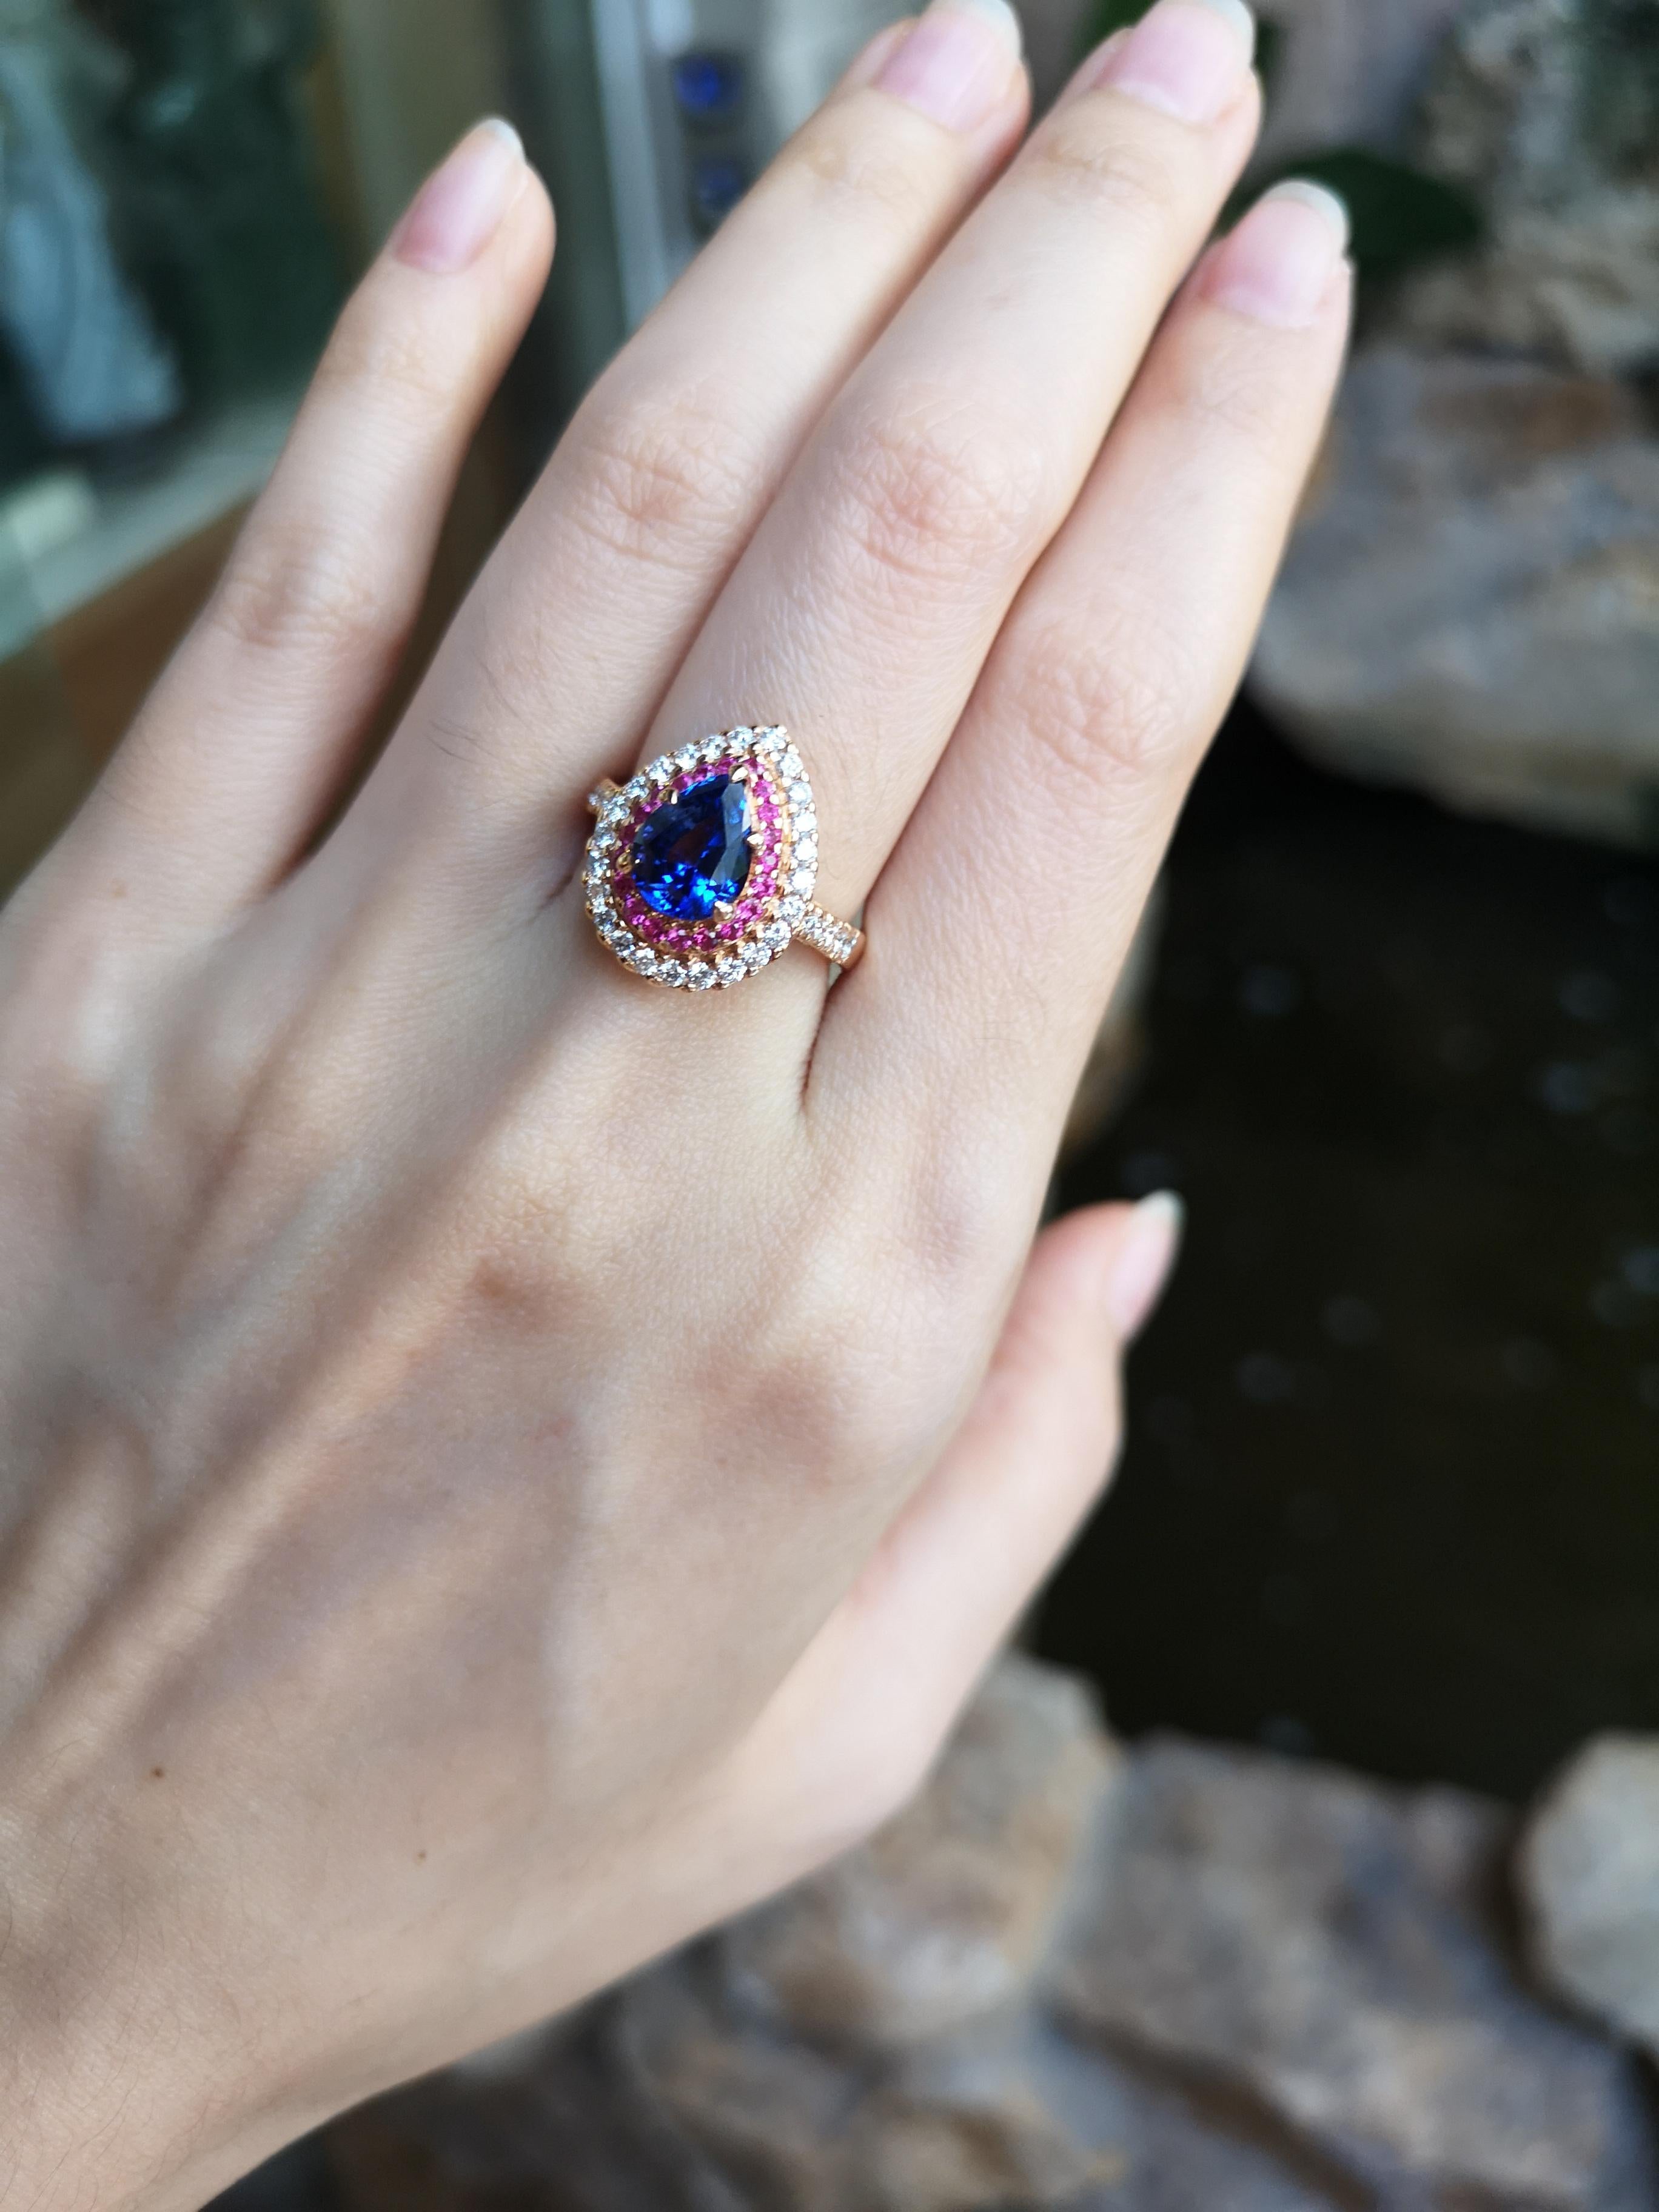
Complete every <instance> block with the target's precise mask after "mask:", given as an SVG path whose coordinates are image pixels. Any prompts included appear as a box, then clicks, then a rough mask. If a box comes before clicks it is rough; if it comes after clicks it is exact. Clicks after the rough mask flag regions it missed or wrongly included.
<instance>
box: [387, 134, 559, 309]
mask: <svg viewBox="0 0 1659 2212" xmlns="http://www.w3.org/2000/svg"><path fill="white" fill-rule="evenodd" d="M525 176H526V169H525V160H524V142H523V141H522V139H520V137H519V134H518V132H517V131H515V130H514V129H513V125H511V124H510V123H504V122H502V121H501V118H500V117H499V116H491V117H490V118H489V120H488V121H487V122H483V123H480V124H477V125H474V127H473V128H472V129H471V131H468V132H467V134H466V136H465V138H463V139H462V141H461V143H460V144H459V146H457V147H456V149H455V150H454V152H453V154H451V155H450V156H449V158H448V160H447V161H445V162H444V164H443V166H442V167H441V168H438V169H435V170H434V171H433V173H432V174H431V175H430V176H429V177H428V179H427V180H426V182H425V184H423V185H422V187H421V189H420V191H418V192H417V193H416V197H415V202H414V204H413V205H412V206H411V207H410V210H409V213H408V214H407V215H406V216H404V219H403V222H402V224H401V225H400V227H399V228H398V233H397V235H396V237H395V238H394V239H393V240H392V252H393V253H394V254H395V255H396V256H397V258H398V260H399V261H406V262H407V263H408V264H410V267H411V268H414V269H426V270H430V271H431V272H432V274H433V275H434V276H454V275H455V274H456V272H457V271H458V270H462V269H465V268H466V267H468V266H469V264H471V263H472V262H474V261H476V260H477V258H478V256H479V255H480V254H481V253H482V252H483V250H484V248H485V246H488V245H489V241H490V240H491V239H492V238H494V236H495V233H496V231H497V230H498V229H499V228H500V227H501V217H502V216H504V215H505V214H506V213H507V210H508V208H510V207H511V206H512V204H513V201H514V200H515V199H516V198H517V197H518V196H519V192H520V189H521V188H522V186H523V184H524V180H525Z"/></svg>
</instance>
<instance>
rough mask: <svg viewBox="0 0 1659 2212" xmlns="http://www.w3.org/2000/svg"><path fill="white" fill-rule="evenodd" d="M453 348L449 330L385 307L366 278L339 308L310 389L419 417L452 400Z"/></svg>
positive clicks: (441, 409) (455, 377)
mask: <svg viewBox="0 0 1659 2212" xmlns="http://www.w3.org/2000/svg"><path fill="white" fill-rule="evenodd" d="M467 350H468V351H469V353H470V350H471V348H470V345H469V347H468V349H467ZM457 382H458V370H457V363H456V360H455V339H454V335H453V331H446V332H444V333H442V334H439V333H435V331H434V330H433V329H432V327H431V325H430V324H429V322H428V319H426V318H425V317H423V316H421V315H418V314H410V313H408V312H407V311H406V308H404V309H401V310H400V311H399V312H398V313H395V314H394V313H388V311H387V308H386V303H385V302H384V301H382V300H380V298H379V297H378V296H377V295H376V291H375V288H374V285H373V284H370V285H368V286H366V287H365V288H364V289H362V291H360V292H359V293H358V294H357V295H356V297H355V298H353V299H352V300H350V301H348V302H347V304H346V306H345V307H344V309H343V312H342V313H341V316H340V319H339V321H338V323H337V325H335V330H334V335H333V337H331V339H330V341H329V343H328V345H327V347H326V349H325V351H324V354H323V357H322V360H321V362H319V364H318V368H317V373H316V375H315V377H314V379H313V383H312V391H313V393H315V394H318V395H320V396H321V397H322V398H325V399H326V398H340V399H343V400H344V401H345V402H347V403H348V404H356V405H363V404H366V403H368V402H373V404H374V405H375V406H376V407H377V408H381V409H387V410H398V411H399V412H401V413H404V414H405V415H407V416H410V417H412V418H414V419H416V420H418V421H425V420H428V419H429V418H430V417H431V416H434V415H436V414H440V413H442V412H444V411H446V410H447V409H448V408H449V407H450V406H451V405H453V402H454V397H455V389H456V385H457Z"/></svg>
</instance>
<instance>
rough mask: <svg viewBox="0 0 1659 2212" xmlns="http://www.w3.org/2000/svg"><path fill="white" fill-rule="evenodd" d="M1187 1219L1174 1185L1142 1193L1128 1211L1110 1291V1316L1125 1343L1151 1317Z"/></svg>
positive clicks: (1171, 1268) (1168, 1277)
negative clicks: (1154, 1192) (1149, 1194)
mask: <svg viewBox="0 0 1659 2212" xmlns="http://www.w3.org/2000/svg"><path fill="white" fill-rule="evenodd" d="M1186 1224H1187V1209H1186V1207H1185V1206H1184V1205H1182V1201H1181V1200H1180V1199H1178V1198H1177V1197H1176V1194H1175V1193H1174V1192H1173V1191H1172V1190H1161V1191H1159V1192H1158V1194H1157V1195H1156V1196H1155V1197H1152V1198H1146V1199H1143V1200H1141V1202H1140V1204H1139V1206H1136V1208H1135V1210H1134V1212H1133V1215H1132V1216H1131V1217H1130V1221H1129V1226H1128V1229H1127V1231H1126V1233H1125V1236H1124V1238H1123V1243H1122V1244H1121V1246H1120V1248H1119V1250H1118V1255H1117V1261H1116V1264H1115V1267H1113V1269H1112V1279H1111V1284H1110V1285H1109V1291H1108V1297H1109V1300H1110V1303H1111V1309H1112V1319H1113V1320H1114V1322H1115V1323H1116V1325H1117V1330H1118V1334H1119V1335H1120V1336H1121V1338H1122V1339H1123V1340H1124V1342H1125V1343H1126V1344H1127V1343H1128V1342H1129V1341H1130V1340H1131V1339H1132V1338H1133V1337H1137V1336H1139V1334H1140V1332H1141V1330H1142V1329H1143V1328H1146V1324H1147V1322H1149V1321H1150V1320H1151V1319H1152V1310H1153V1308H1154V1307H1155V1306H1156V1305H1157V1304H1158V1300H1159V1299H1160V1298H1161V1297H1163V1295H1164V1288H1165V1285H1167V1284H1168V1282H1169V1279H1170V1275H1171V1274H1172V1273H1174V1272H1175V1263H1176V1255H1178V1254H1179V1252H1180V1250H1181V1238H1182V1231H1183V1230H1184V1229H1185V1227H1186Z"/></svg>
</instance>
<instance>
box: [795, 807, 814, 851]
mask: <svg viewBox="0 0 1659 2212" xmlns="http://www.w3.org/2000/svg"><path fill="white" fill-rule="evenodd" d="M789 826H790V828H791V829H792V830H793V832H794V838H795V842H796V843H797V844H798V845H802V844H805V842H806V840H807V839H808V838H809V837H816V836H817V834H818V817H817V815H816V814H813V813H811V812H808V813H805V814H798V815H797V816H796V817H795V818H794V820H793V823H791V824H790V825H789Z"/></svg>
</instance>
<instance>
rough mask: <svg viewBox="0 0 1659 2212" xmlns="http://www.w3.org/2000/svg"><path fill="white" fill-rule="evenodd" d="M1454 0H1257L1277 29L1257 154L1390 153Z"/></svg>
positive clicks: (1406, 128) (1277, 160)
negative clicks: (1351, 149)
mask: <svg viewBox="0 0 1659 2212" xmlns="http://www.w3.org/2000/svg"><path fill="white" fill-rule="evenodd" d="M1463 5H1464V0H1388V4H1387V5H1386V6H1383V7H1379V6H1378V5H1377V4H1376V0H1261V18H1262V21H1264V22H1265V23H1268V24H1271V25H1272V26H1273V27H1274V28H1275V29H1276V30H1277V31H1279V33H1281V38H1280V42H1279V61H1278V64H1277V65H1276V67H1275V70H1274V73H1273V97H1272V99H1271V100H1270V101H1269V103H1268V110H1267V125H1266V128H1265V130H1264V132H1263V135H1262V141H1261V149H1260V152H1259V155H1258V159H1259V161H1261V162H1263V163H1267V164H1271V165H1274V166H1278V165H1281V164H1283V163H1285V162H1287V161H1294V160H1296V159H1297V156H1298V155H1304V154H1309V153H1323V152H1328V151H1329V149H1331V148H1332V147H1334V146H1368V147H1370V148H1371V149H1373V150H1374V151H1376V152H1377V153H1380V154H1398V153H1399V152H1400V151H1401V149H1402V147H1403V145H1404V143H1405V141H1406V139H1407V136H1408V134H1409V132H1410V131H1411V128H1412V125H1413V118H1414V115H1415V112H1416V109H1417V106H1418V103H1419V100H1420V99H1421V98H1422V96H1423V94H1424V91H1425V88H1426V86H1427V84H1428V82H1429V81H1430V76H1431V71H1432V70H1433V68H1434V66H1435V63H1436V59H1437V56H1438V54H1439V52H1440V50H1441V48H1442V46H1443V43H1444V40H1445V37H1446V33H1448V31H1449V29H1450V28H1451V26H1452V24H1453V23H1454V22H1455V21H1456V18H1457V15H1458V13H1459V11H1460V9H1462V7H1463Z"/></svg>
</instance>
